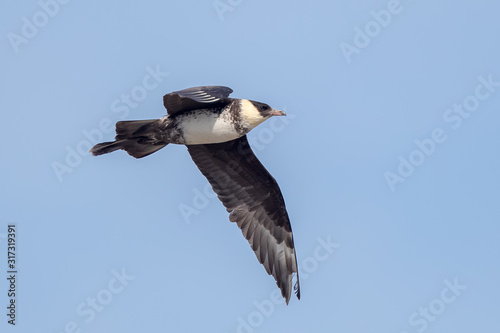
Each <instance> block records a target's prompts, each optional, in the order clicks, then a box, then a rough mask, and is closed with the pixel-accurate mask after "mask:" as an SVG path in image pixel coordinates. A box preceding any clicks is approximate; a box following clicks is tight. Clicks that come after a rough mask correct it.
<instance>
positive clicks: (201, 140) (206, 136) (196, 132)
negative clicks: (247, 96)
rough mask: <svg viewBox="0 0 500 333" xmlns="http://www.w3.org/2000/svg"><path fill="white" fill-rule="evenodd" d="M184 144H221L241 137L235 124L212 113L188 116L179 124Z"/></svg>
mask: <svg viewBox="0 0 500 333" xmlns="http://www.w3.org/2000/svg"><path fill="white" fill-rule="evenodd" d="M179 128H180V129H181V132H182V137H183V139H184V140H183V141H184V144H187V145H196V144H207V143H220V142H226V141H231V140H234V139H237V138H239V137H241V136H242V135H243V134H244V133H239V132H238V131H237V130H236V128H235V126H234V124H233V123H232V122H231V121H229V119H227V117H221V116H220V115H219V114H214V113H211V112H206V113H201V114H187V115H186V116H185V117H184V119H181V121H180V122H179Z"/></svg>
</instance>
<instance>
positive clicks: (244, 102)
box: [240, 99, 267, 128]
mask: <svg viewBox="0 0 500 333" xmlns="http://www.w3.org/2000/svg"><path fill="white" fill-rule="evenodd" d="M240 108H241V115H242V117H243V119H244V120H245V121H246V122H247V123H248V124H249V125H250V128H254V127H256V126H257V125H259V124H261V123H262V122H263V121H264V120H266V119H267V118H265V117H262V115H261V114H260V112H259V110H257V108H256V107H255V105H253V103H252V102H250V101H249V100H248V99H241V100H240Z"/></svg>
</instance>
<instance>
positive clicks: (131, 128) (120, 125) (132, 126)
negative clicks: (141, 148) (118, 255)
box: [115, 119, 156, 141]
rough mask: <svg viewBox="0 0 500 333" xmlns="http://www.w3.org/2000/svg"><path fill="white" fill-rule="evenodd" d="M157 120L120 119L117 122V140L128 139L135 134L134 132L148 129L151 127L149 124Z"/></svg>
mask: <svg viewBox="0 0 500 333" xmlns="http://www.w3.org/2000/svg"><path fill="white" fill-rule="evenodd" d="M155 121H156V119H151V120H127V121H119V122H117V123H116V137H115V140H116V141H118V140H123V139H128V138H130V137H131V136H134V134H138V132H142V131H143V130H147V128H148V127H150V126H149V125H151V124H152V123H154V122H155Z"/></svg>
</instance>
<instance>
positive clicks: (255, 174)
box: [90, 86, 300, 304]
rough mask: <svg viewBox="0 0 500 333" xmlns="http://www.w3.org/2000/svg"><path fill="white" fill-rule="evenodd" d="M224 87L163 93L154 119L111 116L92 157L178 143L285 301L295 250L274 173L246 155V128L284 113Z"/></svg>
mask: <svg viewBox="0 0 500 333" xmlns="http://www.w3.org/2000/svg"><path fill="white" fill-rule="evenodd" d="M232 92H233V90H232V89H231V88H228V87H223V86H203V87H195V88H188V89H184V90H180V91H174V92H172V93H169V94H166V95H165V96H163V105H164V106H165V108H166V109H167V115H166V116H164V117H162V118H160V119H151V120H135V121H119V122H117V123H116V137H115V141H113V142H103V143H99V144H97V145H95V146H94V147H93V148H92V149H91V150H90V152H91V153H92V154H93V155H95V156H97V155H102V154H107V153H110V152H112V151H115V150H119V149H123V150H125V151H126V152H127V153H128V154H129V155H131V156H133V157H135V158H142V157H145V156H148V155H150V154H152V153H154V152H156V151H158V150H159V149H161V148H163V147H165V146H166V145H168V144H169V143H173V144H180V145H186V147H187V149H188V152H189V154H190V155H191V158H192V159H193V161H194V163H195V164H196V166H197V167H198V169H199V170H200V171H201V173H202V174H203V175H204V176H205V177H206V178H207V180H208V181H209V183H210V185H211V186H212V188H213V190H214V191H215V193H216V194H217V196H218V198H219V199H220V201H222V204H223V205H224V206H225V207H226V209H227V211H228V213H230V214H229V220H230V221H231V222H236V224H237V225H238V227H239V228H240V229H241V231H242V233H243V236H244V237H245V238H246V239H247V240H248V242H249V243H250V246H251V248H252V250H253V251H254V252H255V255H256V256H257V259H258V260H259V262H260V263H261V264H262V265H263V266H264V267H265V269H266V271H267V273H268V274H269V275H272V276H273V277H274V279H275V280H276V284H277V285H278V288H280V290H281V295H282V296H283V297H284V298H285V300H286V303H287V304H288V302H289V300H290V295H291V293H292V277H293V276H295V277H296V282H295V285H294V290H295V293H296V295H297V298H298V299H300V286H299V276H298V268H297V257H296V255H295V247H294V243H293V235H292V227H291V225H290V219H289V218H288V213H287V211H286V207H285V201H284V199H283V195H282V194H281V190H280V188H279V186H278V184H277V182H276V180H275V179H274V178H273V176H271V174H270V173H269V172H268V171H267V170H266V169H265V168H264V166H263V165H262V164H261V163H260V161H259V160H258V159H257V157H256V156H255V155H254V153H253V151H252V149H251V148H250V145H249V144H248V140H247V137H246V134H247V133H248V132H250V131H251V130H252V129H253V128H255V127H256V126H257V125H259V124H261V123H262V122H264V121H265V120H267V119H269V118H270V117H272V116H285V115H286V114H285V112H283V111H279V110H275V109H273V108H271V107H270V106H269V105H267V104H265V103H260V102H256V101H252V100H248V99H236V98H229V95H230V94H231V93H232Z"/></svg>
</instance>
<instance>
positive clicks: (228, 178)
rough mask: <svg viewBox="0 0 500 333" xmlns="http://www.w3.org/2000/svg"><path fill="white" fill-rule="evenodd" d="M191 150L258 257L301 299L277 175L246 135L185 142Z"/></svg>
mask: <svg viewBox="0 0 500 333" xmlns="http://www.w3.org/2000/svg"><path fill="white" fill-rule="evenodd" d="M187 147H188V151H189V154H191V157H192V158H193V161H194V162H195V163H196V165H197V166H198V168H199V169H200V171H201V173H202V174H203V175H204V176H205V177H206V178H207V179H208V181H209V182H210V184H211V185H212V188H213V189H214V191H215V193H217V196H218V197H219V199H220V200H221V201H222V203H223V204H224V206H225V207H226V209H227V211H228V212H229V213H230V215H229V220H230V221H231V222H236V224H237V225H238V227H239V228H240V229H241V231H242V233H243V236H245V238H246V239H247V240H248V242H249V243H250V246H251V248H252V250H253V251H254V252H255V255H256V256H257V259H258V260H259V262H260V263H261V264H262V265H264V267H265V269H266V271H267V273H268V274H269V275H272V276H273V277H274V279H275V280H276V284H277V285H278V287H279V288H280V289H281V294H282V295H283V297H284V298H285V299H286V303H287V304H288V301H289V300H290V295H291V291H292V276H293V275H294V274H297V282H296V284H295V287H294V289H295V291H296V294H297V297H298V298H299V299H300V287H299V276H298V269H297V258H296V256H295V247H294V244H293V235H292V228H291V226H290V220H289V218H288V214H287V211H286V207H285V202H284V200H283V196H282V194H281V191H280V189H279V187H278V184H277V183H276V180H275V179H274V178H273V177H272V176H271V174H269V172H268V171H267V170H266V169H265V168H264V166H263V165H262V164H261V163H260V161H259V160H258V159H257V157H256V156H255V155H254V153H253V151H252V149H251V148H250V145H249V144H248V140H247V137H246V136H243V137H241V138H239V139H236V140H232V141H228V142H223V143H216V144H205V145H188V146H187Z"/></svg>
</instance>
